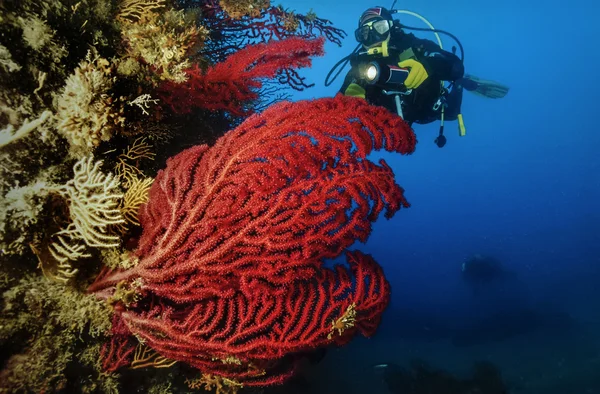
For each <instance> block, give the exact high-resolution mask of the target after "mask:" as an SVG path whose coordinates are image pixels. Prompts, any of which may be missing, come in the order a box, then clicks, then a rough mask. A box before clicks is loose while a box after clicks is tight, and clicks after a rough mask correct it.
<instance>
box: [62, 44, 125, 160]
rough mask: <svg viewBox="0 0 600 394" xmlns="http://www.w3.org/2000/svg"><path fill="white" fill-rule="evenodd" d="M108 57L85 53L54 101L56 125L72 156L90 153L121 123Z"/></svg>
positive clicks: (121, 107)
mask: <svg viewBox="0 0 600 394" xmlns="http://www.w3.org/2000/svg"><path fill="white" fill-rule="evenodd" d="M111 75H112V69H111V67H110V63H109V62H108V60H106V59H104V58H102V57H100V56H99V55H97V54H95V55H94V54H92V52H88V56H87V58H86V60H85V61H83V62H81V63H80V64H79V67H78V68H77V69H76V70H75V73H74V74H72V75H71V76H69V78H68V79H67V83H66V86H65V87H64V88H63V90H62V92H61V94H60V96H59V97H58V98H57V100H56V111H57V114H56V116H57V120H58V124H57V128H58V131H59V133H60V134H61V135H63V136H64V137H65V138H66V139H67V141H69V144H70V146H71V154H72V156H74V157H76V158H81V157H84V156H86V155H88V154H90V153H91V152H92V151H93V149H94V148H95V147H97V146H98V145H99V144H100V141H108V140H109V139H110V138H111V137H112V136H113V134H114V132H115V131H116V130H118V129H119V128H120V127H122V126H123V125H124V122H125V118H124V116H123V104H124V103H123V100H122V99H115V98H113V96H112V95H111V92H110V90H111V88H112V86H113V83H114V81H115V77H114V76H111Z"/></svg>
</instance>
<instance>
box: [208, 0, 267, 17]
mask: <svg viewBox="0 0 600 394" xmlns="http://www.w3.org/2000/svg"><path fill="white" fill-rule="evenodd" d="M219 5H220V6H221V8H222V9H223V11H225V12H226V13H227V15H229V16H230V17H232V18H233V19H240V18H243V17H245V16H248V17H251V18H258V17H260V14H261V12H262V11H263V10H265V9H267V8H269V7H270V5H271V4H270V1H269V0H220V1H219Z"/></svg>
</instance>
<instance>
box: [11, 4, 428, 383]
mask: <svg viewBox="0 0 600 394" xmlns="http://www.w3.org/2000/svg"><path fill="white" fill-rule="evenodd" d="M344 36H345V33H344V32H343V31H342V30H340V29H338V28H336V27H335V26H333V25H332V24H331V22H330V21H328V20H325V19H322V18H319V17H318V16H317V15H316V14H314V13H313V12H312V11H310V10H308V12H306V13H301V12H298V11H293V10H286V9H283V8H282V7H279V6H274V5H272V4H271V3H270V2H269V1H265V0H248V1H225V0H221V1H217V0H179V1H165V0H114V1H107V0H89V1H80V2H77V1H66V0H56V1H42V2H39V1H33V0H25V1H19V2H0V87H1V89H0V163H1V165H0V251H1V253H0V291H1V292H2V298H1V299H2V302H1V305H0V308H1V309H2V317H1V318H0V354H1V355H2V356H0V357H1V359H2V371H1V372H0V392H44V393H50V392H83V393H88V392H89V393H92V392H94V393H97V392H105V393H115V392H120V391H121V392H134V391H135V392H141V391H143V392H164V393H168V392H184V391H189V390H190V389H191V390H195V389H206V390H213V391H216V392H217V393H235V392H238V391H240V390H242V391H243V390H244V387H248V386H265V385H269V384H280V383H283V382H285V381H286V380H287V379H288V378H290V377H291V376H293V375H294V374H295V373H296V371H297V368H298V365H299V362H300V358H301V357H302V354H306V353H307V352H310V351H312V350H315V349H320V348H323V347H328V346H341V345H344V344H346V343H348V342H349V341H350V340H351V339H352V338H353V337H354V336H355V335H356V334H363V335H366V336H372V335H374V333H375V332H376V330H377V327H378V325H379V322H380V319H381V314H382V312H383V311H384V310H385V308H386V306H387V303H388V301H389V295H390V284H389V283H388V282H387V280H386V279H385V276H384V272H383V269H382V268H381V267H380V266H379V265H378V264H377V263H376V262H375V260H374V259H373V258H372V257H371V256H370V255H368V254H364V253H362V252H360V251H351V250H348V248H349V247H350V245H351V244H352V243H353V242H354V241H356V240H359V241H366V239H367V238H368V237H369V234H370V232H371V223H372V222H374V221H375V220H376V219H377V218H378V216H379V215H380V214H381V213H384V214H385V216H386V217H388V218H391V217H392V216H393V215H394V213H395V212H396V211H398V210H399V209H400V208H401V207H403V206H404V207H407V206H409V204H408V202H407V201H406V199H405V198H404V195H403V190H402V188H401V187H400V186H399V185H397V184H396V183H395V179H394V174H393V172H392V170H391V168H390V167H389V166H388V165H387V164H386V163H385V162H383V161H382V162H380V163H379V164H376V163H373V162H371V161H369V160H368V159H367V155H368V154H369V153H370V152H371V151H373V150H387V151H390V152H397V153H400V154H409V153H411V152H412V151H413V149H414V147H415V143H416V140H415V136H414V134H413V133H412V130H411V129H410V128H409V127H408V126H407V125H406V124H405V123H404V122H403V121H402V120H401V119H400V118H398V117H396V116H395V115H393V114H390V113H387V112H385V111H384V110H382V109H380V108H376V107H371V106H369V105H367V104H366V103H365V102H363V101H361V100H359V99H352V98H344V97H335V98H322V99H316V100H311V101H301V102H291V101H289V100H288V98H289V94H290V92H291V91H293V90H304V89H308V88H310V87H311V86H312V85H313V83H314V81H310V80H308V79H307V78H306V77H304V76H303V75H302V72H303V69H304V68H306V67H310V66H311V61H312V58H314V57H315V56H323V55H324V45H325V43H326V42H327V41H329V42H331V43H334V44H338V45H339V44H341V39H342V38H344ZM338 256H346V260H347V261H346V263H345V264H340V265H336V266H334V267H328V266H326V265H325V262H326V260H327V259H330V258H335V257H338Z"/></svg>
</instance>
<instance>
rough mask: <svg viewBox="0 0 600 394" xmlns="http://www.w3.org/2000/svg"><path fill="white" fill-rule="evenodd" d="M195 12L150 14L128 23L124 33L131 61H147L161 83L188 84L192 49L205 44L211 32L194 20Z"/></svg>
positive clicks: (124, 27) (125, 25)
mask: <svg viewBox="0 0 600 394" xmlns="http://www.w3.org/2000/svg"><path fill="white" fill-rule="evenodd" d="M190 15H191V16H193V14H191V13H187V14H186V13H185V12H184V11H183V10H181V11H175V10H169V11H166V12H163V13H161V14H157V13H147V14H144V15H143V17H142V18H141V19H140V20H139V21H137V22H135V23H124V25H123V29H122V34H123V38H124V40H125V41H126V42H127V44H128V46H127V54H128V57H129V58H130V59H143V61H144V62H145V63H146V64H148V65H149V66H151V67H152V68H153V70H154V73H155V75H156V76H157V77H158V79H159V80H170V81H174V82H178V83H181V82H185V81H186V80H187V76H186V74H185V72H184V70H185V69H186V68H188V67H190V66H191V63H190V62H189V55H190V52H192V49H193V48H195V47H196V46H197V45H199V44H201V43H202V42H203V41H204V38H205V37H206V36H207V34H208V32H207V31H206V30H205V29H204V28H203V27H199V26H197V25H196V23H195V21H194V20H190Z"/></svg>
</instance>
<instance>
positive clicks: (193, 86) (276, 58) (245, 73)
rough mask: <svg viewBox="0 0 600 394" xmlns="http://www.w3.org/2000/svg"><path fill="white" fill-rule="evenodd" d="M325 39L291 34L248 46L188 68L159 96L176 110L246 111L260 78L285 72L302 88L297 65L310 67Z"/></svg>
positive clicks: (284, 80) (292, 83) (288, 81)
mask: <svg viewBox="0 0 600 394" xmlns="http://www.w3.org/2000/svg"><path fill="white" fill-rule="evenodd" d="M323 44H324V39H323V38H319V39H314V40H306V39H302V38H297V37H294V38H288V39H286V40H283V41H272V42H270V43H268V44H257V45H253V46H249V47H246V48H245V49H243V50H240V51H239V52H236V53H234V54H233V55H231V56H229V57H228V58H227V60H226V61H224V62H222V63H217V64H216V65H215V66H213V67H210V68H209V69H208V70H206V72H203V71H202V70H201V69H200V68H199V67H198V66H197V65H194V66H193V67H192V68H191V69H188V70H186V74H187V76H188V81H187V82H185V83H184V84H178V83H175V82H172V81H166V82H165V83H164V84H163V85H162V86H161V88H160V90H159V96H160V98H161V99H162V101H163V102H164V103H165V104H167V105H168V106H169V107H171V109H173V111H174V112H176V113H189V112H191V111H192V110H193V109H194V108H204V109H208V110H224V111H228V112H231V113H232V114H234V115H245V114H246V113H245V112H246V111H245V110H244V107H245V106H247V105H248V104H249V103H250V102H252V101H254V100H257V99H258V98H259V97H258V93H257V92H258V90H259V89H260V88H261V87H262V82H261V79H263V78H274V77H275V76H276V75H278V74H281V73H283V74H282V78H281V79H280V82H281V83H282V84H283V83H285V84H289V85H290V86H292V87H294V88H297V89H300V88H301V87H308V85H306V84H304V81H303V80H302V79H301V78H299V76H298V75H297V73H296V72H295V70H294V69H296V68H302V67H309V66H310V65H311V59H310V57H311V56H322V55H323V53H324V52H323Z"/></svg>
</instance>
